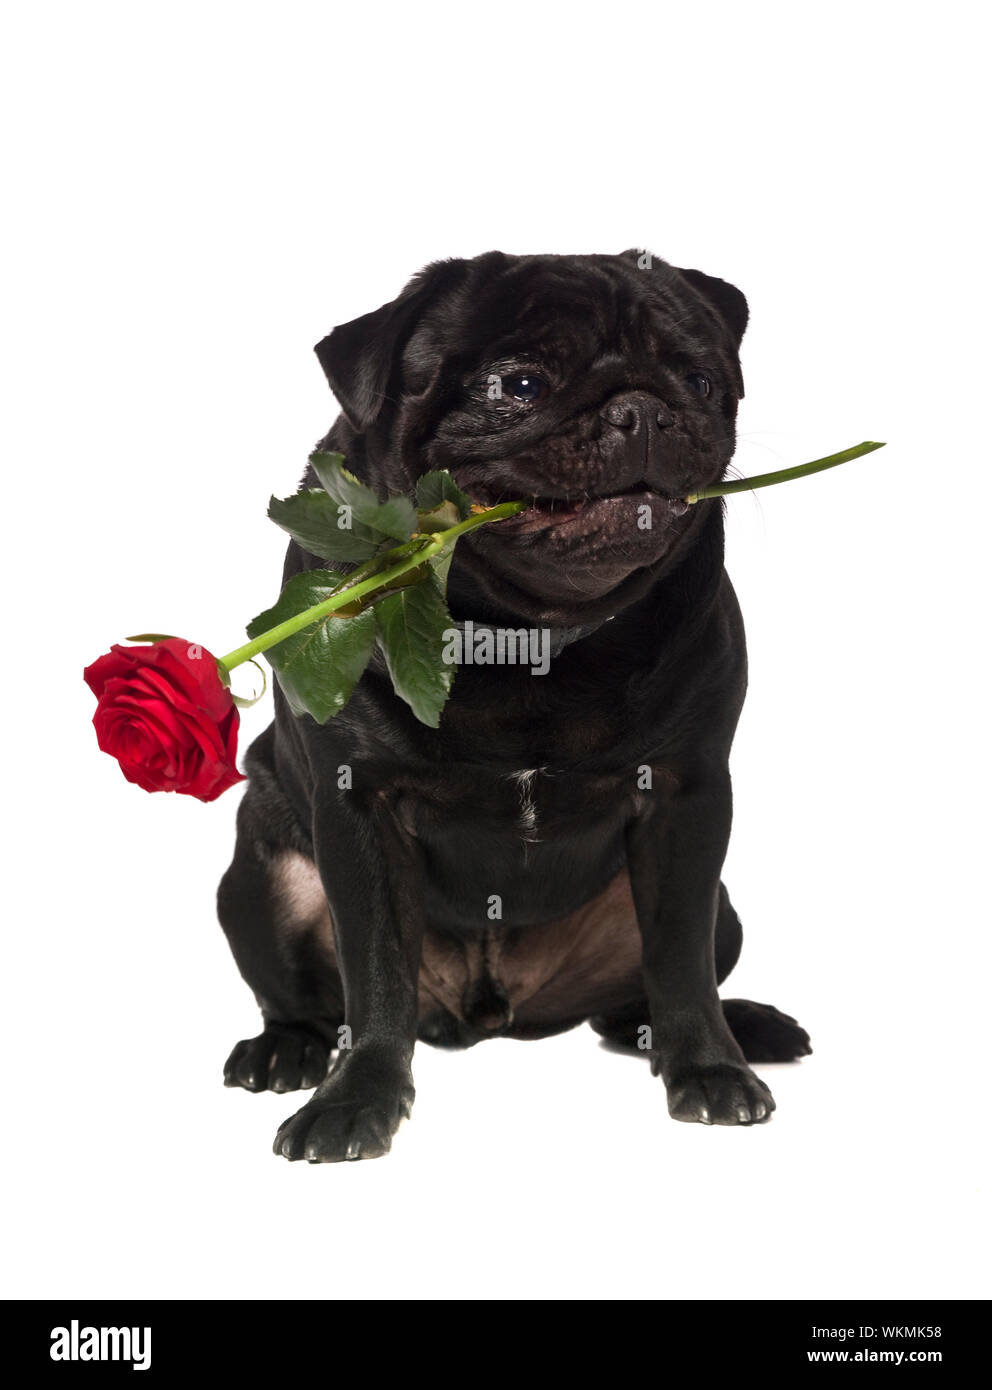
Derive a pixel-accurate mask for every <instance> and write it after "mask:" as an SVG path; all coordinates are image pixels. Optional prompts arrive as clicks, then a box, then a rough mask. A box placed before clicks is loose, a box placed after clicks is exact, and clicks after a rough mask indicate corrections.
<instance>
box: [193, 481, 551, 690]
mask: <svg viewBox="0 0 992 1390" xmlns="http://www.w3.org/2000/svg"><path fill="white" fill-rule="evenodd" d="M527 505H528V504H527V503H526V502H501V503H500V504H499V506H498V507H489V508H488V509H487V510H486V511H484V512H476V513H475V514H474V515H473V516H470V517H467V518H466V519H465V520H464V521H459V522H458V524H457V525H456V526H449V527H448V529H447V530H446V531H435V532H433V533H432V535H431V538H430V540H429V541H426V542H423V543H417V542H414V541H405V542H404V543H403V544H402V545H399V546H396V547H395V549H393V550H389V551H387V552H386V553H385V554H384V555H380V556H376V557H375V563H376V564H377V565H383V566H385V567H384V568H376V569H375V571H374V573H372V574H368V575H367V577H366V576H365V574H363V571H368V569H369V567H370V566H371V565H372V564H373V561H371V560H370V561H368V562H367V563H366V564H365V565H362V566H360V567H359V569H357V570H355V571H353V573H352V574H349V575H347V576H346V582H345V584H344V585H343V587H342V588H340V589H337V590H335V592H334V593H333V594H331V596H330V597H329V598H325V599H324V600H323V601H322V602H321V603H315V604H314V606H313V607H312V608H305V609H304V610H303V612H302V613H297V614H296V615H295V616H294V617H292V618H287V619H286V621H285V622H284V623H279V624H278V625H277V626H276V627H270V628H269V629H268V631H267V632H263V633H260V634H259V636H258V637H256V638H255V639H254V640H253V641H251V642H246V643H245V645H244V646H243V647H238V648H236V649H235V650H234V651H233V652H228V653H227V655H226V656H222V657H220V658H218V665H220V666H222V667H223V668H224V669H225V670H226V671H233V670H234V668H235V666H240V665H241V664H242V662H245V661H250V660H251V658H252V657H253V656H257V655H258V653H259V652H264V651H267V650H268V648H269V647H274V646H275V645H276V643H277V642H284V641H285V640H286V638H287V637H292V635H293V633H294V632H299V631H300V629H301V628H304V627H309V626H310V624H311V623H315V622H317V621H318V620H319V619H321V618H326V617H327V615H328V614H329V613H335V612H336V611H337V610H338V609H339V608H345V607H347V605H348V604H349V603H354V602H355V601H356V599H362V598H364V597H365V596H366V594H371V593H374V592H375V591H376V590H377V589H384V588H386V587H387V586H388V585H390V584H392V583H394V582H395V581H396V580H397V579H399V578H401V577H402V576H403V575H404V574H408V573H409V571H410V570H413V569H417V568H418V567H419V566H420V565H422V564H423V563H424V561H425V560H429V559H431V558H432V556H434V555H437V554H439V553H440V552H441V551H442V550H443V549H444V548H445V546H446V545H450V544H451V543H452V542H453V541H456V540H457V539H458V537H459V536H463V535H464V534H465V533H466V531H474V530H475V529H476V527H478V526H487V525H488V524H489V523H490V522H491V521H505V520H506V518H507V517H509V516H516V514H517V512H521V511H523V510H524V508H525V507H526V506H527ZM394 556H395V557H397V558H396V560H395V563H393V564H389V561H390V559H392V558H393V557H394Z"/></svg>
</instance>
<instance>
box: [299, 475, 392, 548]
mask: <svg viewBox="0 0 992 1390" xmlns="http://www.w3.org/2000/svg"><path fill="white" fill-rule="evenodd" d="M310 462H311V464H312V465H313V469H314V472H315V473H316V474H317V477H318V478H319V479H320V483H321V486H322V487H323V488H324V490H325V491H326V492H327V494H328V496H329V497H330V498H331V499H332V501H334V502H335V503H336V504H337V505H339V506H342V507H350V508H351V519H352V526H354V524H355V523H356V522H358V523H359V524H360V525H362V526H367V527H369V528H370V529H371V530H372V531H376V532H378V533H379V534H380V535H383V536H391V537H392V539H393V540H396V541H408V540H409V539H410V537H411V536H412V535H413V533H414V531H416V529H417V513H416V510H415V508H414V505H413V503H412V502H411V501H410V499H409V497H401V496H396V497H389V498H387V500H386V501H385V502H380V501H379V498H378V496H377V494H376V493H374V492H373V491H372V489H371V488H370V487H366V486H365V484H364V483H362V482H359V480H358V479H357V478H356V477H355V475H354V473H349V472H348V470H347V468H345V466H344V458H343V456H342V455H341V454H319V453H318V454H311V455H310Z"/></svg>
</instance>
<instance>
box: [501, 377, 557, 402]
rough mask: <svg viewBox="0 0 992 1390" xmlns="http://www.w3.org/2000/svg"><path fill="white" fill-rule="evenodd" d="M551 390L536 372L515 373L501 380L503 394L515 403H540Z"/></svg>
mask: <svg viewBox="0 0 992 1390" xmlns="http://www.w3.org/2000/svg"><path fill="white" fill-rule="evenodd" d="M550 390H551V387H550V386H549V385H548V383H547V382H546V381H545V379H544V377H543V376H538V375H537V373H536V372H516V373H515V374H514V375H513V376H505V377H504V378H503V393H504V395H507V396H512V397H513V399H514V400H515V401H540V400H543V399H544V397H545V396H546V395H547V394H548V392H549V391H550Z"/></svg>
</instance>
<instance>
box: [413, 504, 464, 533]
mask: <svg viewBox="0 0 992 1390" xmlns="http://www.w3.org/2000/svg"><path fill="white" fill-rule="evenodd" d="M464 520H465V518H464V517H462V516H459V514H458V508H457V507H456V506H455V504H454V502H441V503H440V504H439V505H438V506H436V507H435V508H434V510H433V511H432V512H418V513H417V529H418V530H420V531H423V532H425V533H426V534H428V535H429V534H430V533H431V532H432V531H447V529H448V527H449V526H457V525H458V523H459V521H464Z"/></svg>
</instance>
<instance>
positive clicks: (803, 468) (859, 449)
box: [685, 440, 885, 502]
mask: <svg viewBox="0 0 992 1390" xmlns="http://www.w3.org/2000/svg"><path fill="white" fill-rule="evenodd" d="M884 448H885V445H884V444H875V443H873V442H872V441H871V440H866V441H865V442H864V444H855V445H853V446H852V447H851V448H850V449H843V450H842V451H841V452H840V453H839V454H830V455H829V456H828V457H827V458H824V459H814V460H813V462H812V463H800V464H797V465H796V467H795V468H782V469H780V470H779V471H778V472H777V473H760V474H759V475H758V476H757V477H756V478H738V479H736V480H735V481H734V482H732V483H717V484H715V486H713V487H704V488H701V489H700V491H699V492H692V493H690V494H689V496H688V497H687V498H686V499H685V500H686V501H687V502H702V501H703V500H704V499H705V498H708V497H726V496H727V495H728V494H729V493H731V492H750V491H751V490H752V488H756V487H772V486H774V484H775V483H787V482H790V481H791V480H792V479H793V478H805V476H806V474H807V473H822V471H823V470H824V469H825V468H836V467H837V465H838V464H839V463H847V462H849V461H850V460H851V459H856V458H860V457H861V456H862V454H870V453H872V452H873V451H874V450H875V449H884Z"/></svg>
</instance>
